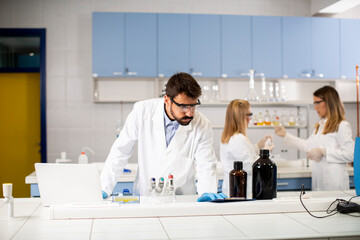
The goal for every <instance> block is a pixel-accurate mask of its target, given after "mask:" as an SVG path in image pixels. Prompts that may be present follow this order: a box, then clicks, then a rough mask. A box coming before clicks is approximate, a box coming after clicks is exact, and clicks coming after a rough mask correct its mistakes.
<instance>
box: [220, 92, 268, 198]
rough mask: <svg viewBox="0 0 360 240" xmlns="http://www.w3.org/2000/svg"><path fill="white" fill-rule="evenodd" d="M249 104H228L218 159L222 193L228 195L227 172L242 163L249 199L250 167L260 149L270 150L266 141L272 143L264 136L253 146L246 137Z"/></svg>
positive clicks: (235, 102) (240, 101)
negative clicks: (221, 176) (221, 174)
mask: <svg viewBox="0 0 360 240" xmlns="http://www.w3.org/2000/svg"><path fill="white" fill-rule="evenodd" d="M251 116H252V113H251V108H250V103H249V102H248V101H245V100H238V99H236V100H233V101H231V102H230V103H229V105H228V107H227V110H226V116H225V126H224V131H223V133H222V135H221V143H220V159H221V163H222V166H223V170H224V182H223V185H222V191H223V193H224V194H226V195H229V172H230V171H231V170H232V169H233V168H234V162H235V161H241V162H243V169H244V170H245V171H246V173H247V186H246V188H247V194H246V195H247V198H251V197H252V196H251V195H252V194H251V192H252V191H251V189H252V165H253V163H254V162H255V161H256V160H257V159H258V158H259V151H260V149H269V150H272V149H273V148H274V145H271V146H269V145H268V144H267V140H268V139H270V140H271V142H272V136H271V135H266V136H265V137H264V138H263V139H261V140H260V141H259V142H258V143H257V144H253V143H252V142H251V141H250V139H249V138H248V136H247V128H248V125H249V122H250V120H251Z"/></svg>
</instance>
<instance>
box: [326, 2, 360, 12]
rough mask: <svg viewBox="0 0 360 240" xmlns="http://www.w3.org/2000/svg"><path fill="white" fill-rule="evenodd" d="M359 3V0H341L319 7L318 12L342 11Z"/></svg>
mask: <svg viewBox="0 0 360 240" xmlns="http://www.w3.org/2000/svg"><path fill="white" fill-rule="evenodd" d="M359 4H360V0H341V1H338V2H336V3H334V4H331V5H330V6H327V7H326V8H323V9H321V10H320V11H319V13H332V14H335V13H342V12H344V11H346V10H349V9H351V8H353V7H355V6H356V5H359Z"/></svg>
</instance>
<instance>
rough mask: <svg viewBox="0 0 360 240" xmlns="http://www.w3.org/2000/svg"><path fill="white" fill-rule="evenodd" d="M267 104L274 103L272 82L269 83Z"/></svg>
mask: <svg viewBox="0 0 360 240" xmlns="http://www.w3.org/2000/svg"><path fill="white" fill-rule="evenodd" d="M268 101H269V102H274V84H273V83H272V82H269V96H268Z"/></svg>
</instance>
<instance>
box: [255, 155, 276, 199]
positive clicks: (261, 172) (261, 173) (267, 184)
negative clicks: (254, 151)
mask: <svg viewBox="0 0 360 240" xmlns="http://www.w3.org/2000/svg"><path fill="white" fill-rule="evenodd" d="M269 156H270V152H269V150H267V149H261V150H260V158H259V159H258V160H256V161H255V162H254V164H253V166H252V169H253V172H252V174H253V176H252V177H253V179H252V188H253V189H252V191H253V198H254V199H272V198H276V184H277V167H276V164H275V163H274V162H273V161H272V160H271V159H270V158H269Z"/></svg>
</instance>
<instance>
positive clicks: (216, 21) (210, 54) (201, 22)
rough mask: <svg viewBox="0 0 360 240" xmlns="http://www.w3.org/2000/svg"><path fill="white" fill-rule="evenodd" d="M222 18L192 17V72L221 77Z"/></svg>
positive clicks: (195, 74) (204, 75)
mask: <svg viewBox="0 0 360 240" xmlns="http://www.w3.org/2000/svg"><path fill="white" fill-rule="evenodd" d="M220 60H221V57H220V16H219V15H200V14H195V15H190V72H191V73H192V75H193V76H199V77H220Z"/></svg>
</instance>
